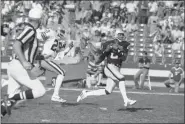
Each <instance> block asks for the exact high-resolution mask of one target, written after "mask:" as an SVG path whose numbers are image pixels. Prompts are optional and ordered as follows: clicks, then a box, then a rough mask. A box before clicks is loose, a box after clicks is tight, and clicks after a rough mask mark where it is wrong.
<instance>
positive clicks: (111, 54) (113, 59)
mask: <svg viewBox="0 0 185 124" xmlns="http://www.w3.org/2000/svg"><path fill="white" fill-rule="evenodd" d="M115 40H118V39H114V40H113V41H109V42H108V43H107V44H106V46H104V47H105V49H106V48H107V47H110V48H109V51H103V54H102V56H101V57H100V59H101V61H103V60H104V59H105V58H107V63H109V64H114V65H116V66H118V67H121V64H122V62H123V61H125V60H126V58H127V54H128V46H129V45H130V43H129V42H127V41H121V42H120V41H119V42H118V44H119V46H122V47H123V49H119V48H118V49H114V48H112V44H113V43H115V42H116V41H115Z"/></svg>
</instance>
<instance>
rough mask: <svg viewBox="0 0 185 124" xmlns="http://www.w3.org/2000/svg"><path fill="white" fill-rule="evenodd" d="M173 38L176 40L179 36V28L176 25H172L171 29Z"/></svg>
mask: <svg viewBox="0 0 185 124" xmlns="http://www.w3.org/2000/svg"><path fill="white" fill-rule="evenodd" d="M171 34H172V37H173V40H174V41H176V40H177V38H179V37H181V31H180V30H179V28H178V26H175V25H174V26H173V30H172V31H171Z"/></svg>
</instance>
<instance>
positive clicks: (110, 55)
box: [77, 29, 136, 106]
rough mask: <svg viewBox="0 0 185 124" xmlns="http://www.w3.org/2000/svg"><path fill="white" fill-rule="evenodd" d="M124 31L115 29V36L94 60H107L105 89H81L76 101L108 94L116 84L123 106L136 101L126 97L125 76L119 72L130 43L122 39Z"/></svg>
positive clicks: (99, 61)
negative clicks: (97, 58)
mask: <svg viewBox="0 0 185 124" xmlns="http://www.w3.org/2000/svg"><path fill="white" fill-rule="evenodd" d="M124 38H125V35H124V32H123V31H122V30H121V29H120V30H118V31H117V35H116V38H115V39H114V40H113V41H112V42H109V43H110V44H108V45H107V46H106V47H105V48H106V49H105V50H104V51H103V53H102V55H101V56H100V58H99V60H98V61H97V62H96V63H97V64H98V63H101V62H102V61H103V60H104V59H105V58H107V62H106V65H105V68H104V73H105V75H106V76H107V78H108V79H107V84H106V88H105V89H99V90H94V91H89V92H88V91H87V90H83V91H82V93H81V94H80V95H79V96H78V98H77V102H79V101H81V100H83V99H84V98H86V97H88V96H101V95H109V94H110V93H112V91H113V89H114V88H115V86H116V85H119V89H120V91H121V94H122V97H123V100H124V106H127V105H133V104H135V103H136V100H131V99H129V98H128V97H127V94H126V88H125V77H124V75H123V74H121V73H120V67H121V65H122V62H123V61H125V60H126V57H127V53H128V49H129V45H130V43H128V42H127V41H125V40H124Z"/></svg>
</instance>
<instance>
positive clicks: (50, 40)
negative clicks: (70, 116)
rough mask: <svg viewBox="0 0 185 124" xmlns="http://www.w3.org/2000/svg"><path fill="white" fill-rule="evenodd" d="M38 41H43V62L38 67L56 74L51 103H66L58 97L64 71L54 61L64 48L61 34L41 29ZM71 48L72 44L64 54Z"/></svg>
mask: <svg viewBox="0 0 185 124" xmlns="http://www.w3.org/2000/svg"><path fill="white" fill-rule="evenodd" d="M37 35H38V39H39V40H41V41H44V42H45V43H44V46H43V50H42V53H41V56H43V58H44V59H43V60H41V62H40V66H41V67H42V68H44V69H46V70H48V71H52V72H55V73H57V77H56V82H55V85H54V86H55V88H54V93H53V95H52V97H51V100H52V101H55V102H66V100H64V99H62V98H61V97H60V96H59V91H60V87H61V86H62V82H63V79H64V76H65V71H64V70H63V69H62V68H61V67H60V66H59V65H58V64H57V63H56V62H55V61H54V59H55V57H56V55H57V53H58V52H59V51H60V50H61V49H62V48H63V47H64V46H65V42H61V41H63V40H61V38H62V36H63V33H62V32H60V31H59V33H57V32H56V31H54V30H52V29H49V28H43V29H42V31H39V32H38V34H37ZM72 47H73V44H70V45H69V47H68V48H66V50H64V51H65V52H66V53H67V52H68V51H69V50H70V49H71V48H72Z"/></svg>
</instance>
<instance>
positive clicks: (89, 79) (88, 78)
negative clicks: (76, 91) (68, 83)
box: [86, 74, 92, 88]
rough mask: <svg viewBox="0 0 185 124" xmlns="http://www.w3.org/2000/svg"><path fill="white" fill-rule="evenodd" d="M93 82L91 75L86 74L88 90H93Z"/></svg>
mask: <svg viewBox="0 0 185 124" xmlns="http://www.w3.org/2000/svg"><path fill="white" fill-rule="evenodd" d="M91 80H92V77H91V76H90V75H89V74H86V86H87V88H91Z"/></svg>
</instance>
